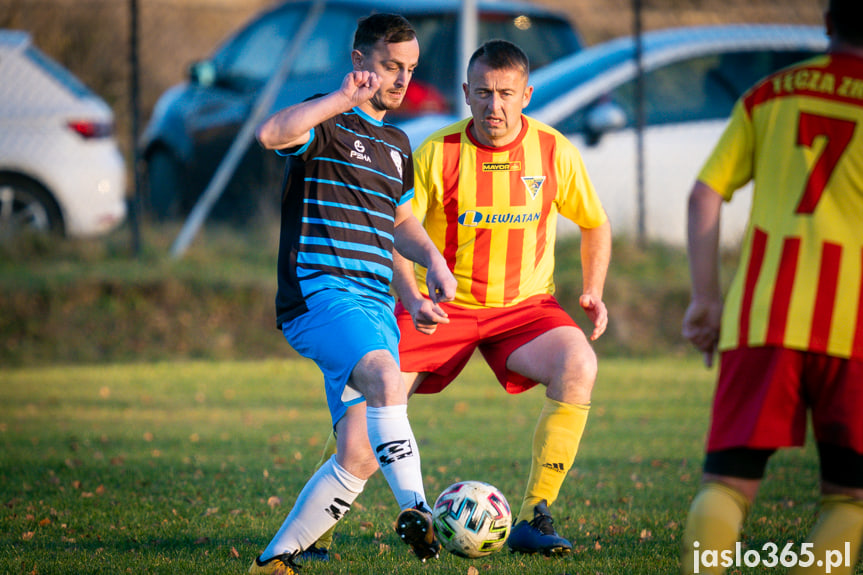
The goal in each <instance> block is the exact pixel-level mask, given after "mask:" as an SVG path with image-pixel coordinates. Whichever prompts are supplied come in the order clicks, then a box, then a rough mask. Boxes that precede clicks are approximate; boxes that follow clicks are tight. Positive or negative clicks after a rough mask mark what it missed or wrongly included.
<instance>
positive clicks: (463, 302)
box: [314, 40, 611, 558]
mask: <svg viewBox="0 0 863 575" xmlns="http://www.w3.org/2000/svg"><path fill="white" fill-rule="evenodd" d="M467 74H468V82H467V83H465V84H464V93H465V100H466V102H467V103H468V105H469V106H470V109H471V114H472V117H471V118H468V119H466V120H464V121H461V122H458V123H456V124H454V125H452V126H449V127H446V128H443V129H442V130H440V131H438V132H436V133H434V134H432V135H431V136H430V137H429V138H428V139H427V140H426V141H425V142H424V143H423V144H422V145H421V146H420V147H419V148H418V149H417V153H416V157H415V162H414V169H415V192H414V197H413V199H412V201H411V206H412V209H413V212H414V214H415V215H416V216H417V218H418V219H419V220H420V221H421V222H422V223H423V226H424V227H425V229H426V230H427V232H428V234H429V237H431V239H432V241H433V242H434V243H435V245H436V246H437V247H438V249H439V250H440V251H441V253H443V255H444V257H445V259H446V264H447V266H448V267H449V269H451V270H453V272H454V274H455V277H456V280H457V281H458V286H457V289H456V294H455V299H454V300H453V301H451V302H447V303H444V302H441V301H440V298H439V297H438V296H437V295H436V294H435V292H434V291H432V289H431V284H430V283H429V281H428V280H429V276H428V274H429V273H431V270H426V269H424V268H423V267H422V265H420V266H417V268H416V271H415V270H414V268H413V267H412V264H411V263H410V262H409V261H407V260H406V259H405V258H402V257H400V256H399V254H396V255H395V258H394V259H395V262H394V264H395V276H394V278H393V286H394V287H395V288H396V291H397V293H398V296H399V299H400V301H399V303H398V304H396V318H397V320H398V325H399V328H400V329H401V341H400V342H399V355H400V357H401V369H402V372H403V373H402V375H403V377H404V378H405V385H406V386H407V388H408V390H409V393H410V394H413V393H438V392H440V391H442V390H443V389H444V388H445V387H446V386H447V385H449V384H450V383H451V382H452V381H453V380H454V379H455V378H456V377H457V376H458V375H459V373H461V371H462V369H463V368H464V367H465V365H466V364H467V362H468V360H469V359H470V357H471V355H472V354H473V352H474V350H476V349H479V351H480V352H481V353H482V354H483V357H484V358H485V360H486V362H487V363H488V365H489V366H490V367H491V369H492V371H493V372H494V373H495V375H496V376H497V379H498V381H499V382H500V384H501V385H502V386H503V388H504V389H505V390H506V391H507V392H509V393H513V394H515V393H521V392H523V391H526V390H528V389H530V388H532V387H534V386H536V385H537V384H541V385H543V386H545V387H546V397H545V402H544V405H543V408H542V411H541V413H540V415H539V419H538V421H537V424H536V429H535V431H534V435H533V438H532V460H531V469H530V475H529V478H528V482H527V487H526V490H525V494H524V498H523V500H522V503H521V509H520V511H519V514H518V516H517V518H516V520H515V526H514V528H513V530H512V532H511V534H510V537H509V540H508V545H509V547H510V549H511V550H513V551H516V552H521V553H542V554H545V555H563V554H567V553H570V552H571V551H572V544H571V543H570V542H569V541H568V540H567V539H566V538H564V537H561V536H560V535H558V533H557V532H556V530H555V528H554V525H553V520H552V517H551V513H550V511H549V507H550V506H551V505H552V503H554V501H555V500H556V499H557V496H558V494H559V491H560V488H561V486H562V485H563V482H564V479H565V478H566V476H567V474H568V473H569V470H570V469H571V468H572V465H573V462H574V461H575V455H576V452H577V450H578V446H579V443H580V441H581V437H582V434H583V432H584V428H585V425H586V422H587V415H588V411H589V409H590V397H591V393H592V390H593V385H594V382H595V380H596V374H597V359H596V354H595V353H594V351H593V348H592V347H591V345H590V342H589V341H588V337H587V336H585V334H584V333H583V332H582V331H581V329H580V328H579V327H578V326H577V325H576V323H575V321H573V319H572V318H571V317H570V316H569V315H568V314H567V313H566V312H565V311H564V310H563V309H562V308H561V307H560V305H559V304H558V302H557V300H556V299H555V298H554V296H553V292H554V281H553V277H552V276H553V271H554V242H555V232H556V223H557V216H558V214H562V215H563V216H565V217H567V218H569V219H571V220H572V221H574V222H575V223H576V224H578V225H579V226H580V228H581V254H582V266H583V286H582V295H581V297H580V299H579V303H580V304H581V307H582V308H583V309H584V311H585V312H586V313H587V316H588V317H589V319H590V320H591V321H592V322H593V324H594V329H593V330H592V331H591V334H590V339H591V340H596V339H597V338H599V337H600V336H601V335H602V334H603V332H604V331H605V329H606V326H607V324H608V310H607V309H606V306H605V303H604V302H603V300H602V294H603V289H604V286H605V277H606V273H607V270H608V264H609V260H610V257H611V226H610V224H609V222H608V219H607V217H606V214H605V211H604V210H603V208H602V205H601V204H600V201H599V199H598V197H597V195H596V192H595V190H594V188H593V185H592V184H591V182H590V178H589V177H588V174H587V171H586V170H585V167H584V164H583V162H582V159H581V154H580V153H579V152H578V150H577V149H576V148H575V147H574V146H573V145H572V143H570V142H569V141H568V140H567V139H566V138H564V137H563V136H562V135H561V134H560V133H558V132H557V131H555V130H554V129H552V128H551V127H549V126H546V125H544V124H542V123H540V122H537V121H536V120H534V119H532V118H529V117H527V116H525V115H523V114H522V110H523V109H524V108H525V107H526V106H527V105H528V103H529V102H530V96H531V93H532V91H533V87H532V86H529V85H528V75H529V62H528V59H527V56H526V55H525V54H524V52H523V51H522V50H521V49H520V48H519V47H518V46H516V45H514V44H512V43H510V42H507V41H503V40H492V41H489V42H486V43H485V44H483V45H482V46H481V47H480V48H479V49H478V50H477V51H476V52H475V53H474V54H473V56H472V57H471V59H470V62H469V65H468V72H467ZM526 442H527V439H526ZM508 448H509V446H503V445H502V446H501V449H508ZM331 449H332V440H330V441H328V446H327V447H326V448H325V450H324V457H323V459H322V460H324V461H325V460H326V459H327V457H328V453H329V452H331V451H329V450H331ZM331 542H332V532H329V533H328V534H327V535H326V536H325V537H322V538H321V539H320V540H319V541H318V542H316V545H315V547H314V549H316V550H317V553H318V558H324V557H326V556H327V555H328V553H327V552H326V551H325V550H326V549H327V548H328V547H329V545H330V544H331Z"/></svg>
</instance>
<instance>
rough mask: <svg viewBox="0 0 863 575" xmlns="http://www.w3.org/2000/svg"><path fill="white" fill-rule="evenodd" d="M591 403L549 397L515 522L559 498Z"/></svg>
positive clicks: (535, 440)
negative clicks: (562, 401) (542, 502)
mask: <svg viewBox="0 0 863 575" xmlns="http://www.w3.org/2000/svg"><path fill="white" fill-rule="evenodd" d="M589 411H590V404H588V405H573V404H568V403H561V402H559V401H555V400H553V399H549V398H547V397H546V398H545V404H544V405H543V407H542V412H541V413H540V414H539V420H538V421H537V423H536V429H535V430H534V432H533V454H532V460H531V464H530V476H529V477H528V480H527V489H526V490H525V492H524V499H523V500H522V503H521V511H520V512H519V514H518V518H517V519H516V521H515V523H518V522H519V521H522V520H527V521H530V520H531V519H533V508H534V506H535V505H536V504H538V503H539V502H540V501H542V500H543V499H545V501H546V503H547V504H548V505H549V506H550V505H551V504H552V503H554V501H555V500H556V499H557V494H558V493H559V492H560V487H561V485H563V481H564V479H566V474H567V473H569V470H570V468H571V467H572V463H573V461H575V454H576V453H577V452H578V444H579V443H580V442H581V436H582V434H583V433H584V426H585V425H586V424H587V414H588V412H589Z"/></svg>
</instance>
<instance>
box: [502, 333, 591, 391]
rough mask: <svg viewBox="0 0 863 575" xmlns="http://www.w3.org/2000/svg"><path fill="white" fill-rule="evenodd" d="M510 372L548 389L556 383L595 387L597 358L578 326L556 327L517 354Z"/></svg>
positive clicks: (513, 355)
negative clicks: (547, 386) (548, 386)
mask: <svg viewBox="0 0 863 575" xmlns="http://www.w3.org/2000/svg"><path fill="white" fill-rule="evenodd" d="M506 367H507V369H510V370H512V371H514V372H516V373H519V374H521V375H523V376H525V377H527V378H529V379H532V380H534V381H537V382H539V383H543V384H545V385H551V384H555V383H557V382H561V383H565V384H568V385H580V386H592V385H593V382H594V381H595V379H596V372H597V361H596V354H595V353H594V351H593V348H592V347H591V346H590V343H589V342H588V341H587V337H586V336H585V335H584V332H583V331H581V329H579V328H578V327H576V326H560V327H555V328H553V329H550V330H548V331H546V332H545V333H542V334H540V335H538V336H537V337H535V338H534V339H532V340H530V341H529V342H527V343H525V344H523V345H522V346H520V347H518V348H517V349H516V350H514V351H513V352H512V353H511V354H510V355H509V358H508V359H507V362H506Z"/></svg>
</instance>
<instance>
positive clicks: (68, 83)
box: [24, 46, 93, 98]
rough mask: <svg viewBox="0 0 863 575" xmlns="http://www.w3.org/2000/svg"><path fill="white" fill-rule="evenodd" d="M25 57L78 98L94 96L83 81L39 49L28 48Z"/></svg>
mask: <svg viewBox="0 0 863 575" xmlns="http://www.w3.org/2000/svg"><path fill="white" fill-rule="evenodd" d="M24 56H25V57H26V58H28V59H29V60H30V61H32V62H33V63H34V64H36V66H38V67H39V68H41V69H42V70H44V71H45V72H47V73H48V75H49V76H51V77H52V78H53V79H54V80H55V81H57V82H59V83H60V84H61V85H62V86H64V87H65V88H66V89H67V90H69V91H70V92H72V93H73V94H74V95H75V96H76V97H78V98H87V97H89V96H92V95H93V92H91V91H90V89H89V88H87V86H85V85H84V83H83V82H81V80H79V79H78V78H76V77H75V76H73V75H72V72H70V71H69V70H67V69H66V68H64V67H63V66H61V65H60V64H58V63H57V62H55V61H54V60H52V59H51V58H49V57H48V56H46V55H45V54H43V53H42V51H41V50H39V49H38V48H35V47H33V46H28V47H27V48H26V49H25V50H24Z"/></svg>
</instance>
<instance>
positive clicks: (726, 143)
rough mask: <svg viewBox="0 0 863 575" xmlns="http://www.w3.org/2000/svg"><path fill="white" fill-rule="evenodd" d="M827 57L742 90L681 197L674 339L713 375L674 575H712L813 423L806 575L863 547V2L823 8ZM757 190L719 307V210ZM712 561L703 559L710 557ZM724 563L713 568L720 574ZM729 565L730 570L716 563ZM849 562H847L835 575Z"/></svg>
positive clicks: (844, 0)
mask: <svg viewBox="0 0 863 575" xmlns="http://www.w3.org/2000/svg"><path fill="white" fill-rule="evenodd" d="M825 22H826V27H827V32H828V34H829V35H830V38H831V42H830V48H829V50H828V52H827V54H825V55H823V56H819V57H815V58H813V59H810V60H808V61H805V62H803V63H800V64H797V65H795V66H792V67H790V68H787V69H785V70H782V71H779V72H777V73H775V74H773V75H771V76H769V77H767V78H766V79H764V80H762V81H760V82H759V83H758V84H756V85H755V86H754V87H752V88H751V89H750V90H749V91H748V92H747V93H746V94H744V95H743V97H742V98H741V99H740V101H738V102H737V104H736V106H735V108H734V111H733V112H732V116H731V119H730V121H729V124H728V126H727V128H726V130H725V132H724V134H723V136H722V137H721V139H720V141H719V142H718V144H717V146H716V148H715V150H714V151H713V153H712V155H711V156H710V157H709V158H708V160H707V162H706V164H705V166H704V167H703V169H702V171H701V173H700V175H699V178H698V181H697V182H696V184H695V185H694V187H693V189H692V192H691V194H690V198H689V260H690V269H691V275H692V286H693V287H692V301H691V303H690V305H689V308H688V309H687V311H686V315H685V317H684V321H683V334H684V335H685V336H686V337H687V338H688V339H689V340H690V341H691V342H692V343H693V344H694V345H695V347H696V348H698V349H699V350H701V351H702V352H703V353H704V354H705V360H706V362H707V364H708V366H709V365H710V363H711V361H712V356H713V353H714V350H715V349H716V348H717V347H718V349H719V351H720V366H719V375H718V383H717V390H716V396H715V399H714V403H713V414H712V420H711V427H710V433H709V438H708V441H707V456H706V459H705V463H704V475H703V482H702V485H701V487H700V488H699V490H698V493H697V494H696V496H695V498H694V499H693V501H692V505H691V507H690V510H689V514H688V518H687V523H686V529H685V533H684V540H683V550H682V558H681V571H682V573H684V574H686V573H693V572H700V573H722V572H724V571H725V569H724V567H725V566H728V565H727V564H726V565H722V564H721V563H722V562H717V561H713V560H710V561H708V564H705V563H704V561H700V563H701V564H700V565H696V564H695V563H696V561H697V560H698V558H699V557H701V558H702V559H703V558H704V557H705V556H706V557H708V558H711V557H712V558H714V559H715V558H716V557H718V556H721V553H722V552H723V551H727V550H731V549H733V548H734V546H735V544H736V542H737V540H738V537H739V533H740V529H741V525H742V523H743V521H744V519H745V518H746V515H747V513H748V511H749V509H750V506H751V505H752V503H753V500H754V498H755V495H756V492H757V489H758V486H759V484H760V481H761V479H762V478H763V476H764V470H765V466H766V464H767V461H768V458H769V457H770V456H771V455H772V454H773V453H774V452H775V451H776V450H777V449H778V448H781V447H786V446H799V445H802V444H803V442H804V439H805V434H806V418H807V412H811V417H812V423H813V428H814V435H815V439H816V442H817V446H818V454H819V461H820V467H821V493H822V496H821V502H820V506H819V510H818V520H817V522H816V523H815V525H814V527H813V528H812V531H811V532H810V534H809V536H808V538H807V543H811V544H812V547H811V551H812V553H813V557H814V558H815V559H817V561H812V562H811V563H812V565H811V566H809V567H808V568H804V567H800V566H799V565H797V566H794V567H792V569H791V570H790V573H793V574H795V575H796V574H801V573H823V572H824V564H823V560H824V558H825V557H826V555H825V553H826V552H829V551H834V552H836V551H838V552H842V551H844V550H845V549H846V544H847V545H848V547H847V548H848V549H850V551H851V554H852V557H850V558H849V557H845V558H844V559H845V560H846V561H847V563H848V564H849V565H850V567H848V566H842V567H835V568H834V569H833V570H832V572H833V573H845V574H850V573H852V572H854V565H855V564H856V561H857V555H858V552H859V548H860V544H861V539H863V417H861V413H863V3H861V2H860V1H859V0H830V2H829V6H828V10H827V13H826V15H825ZM750 180H754V192H753V198H752V210H751V214H750V220H749V225H748V228H747V233H746V236H745V238H744V241H743V245H742V252H741V262H740V266H739V268H738V271H737V273H736V275H735V277H734V280H733V283H732V285H731V287H730V290H729V293H728V294H727V296H726V297H725V302H724V305H723V301H722V298H721V294H720V287H719V277H718V276H719V274H718V257H719V256H718V252H719V247H718V245H719V243H718V233H719V232H718V230H719V225H718V224H719V218H720V212H721V204H722V202H723V201H727V200H730V199H731V197H732V194H733V193H734V192H735V190H737V189H739V188H740V187H741V186H743V185H744V184H746V183H747V182H748V181H750ZM705 552H709V553H710V555H705ZM717 563H719V564H717ZM726 563H727V562H726ZM844 563H845V561H843V565H844Z"/></svg>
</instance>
